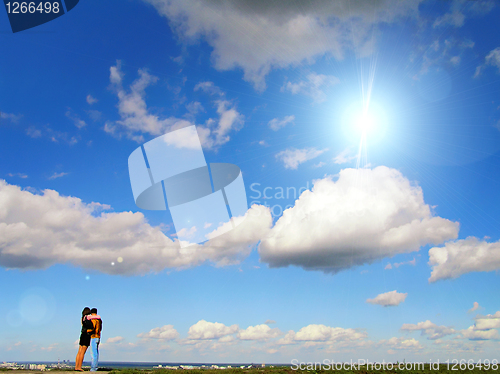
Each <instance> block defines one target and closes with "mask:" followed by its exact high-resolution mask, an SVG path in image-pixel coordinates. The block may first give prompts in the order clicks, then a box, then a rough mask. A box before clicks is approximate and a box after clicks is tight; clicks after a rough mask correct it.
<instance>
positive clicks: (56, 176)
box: [49, 172, 69, 180]
mask: <svg viewBox="0 0 500 374" xmlns="http://www.w3.org/2000/svg"><path fill="white" fill-rule="evenodd" d="M68 174H69V173H64V172H61V173H57V172H54V174H52V175H51V176H50V177H49V179H50V180H52V179H57V178H61V177H64V176H65V175H68Z"/></svg>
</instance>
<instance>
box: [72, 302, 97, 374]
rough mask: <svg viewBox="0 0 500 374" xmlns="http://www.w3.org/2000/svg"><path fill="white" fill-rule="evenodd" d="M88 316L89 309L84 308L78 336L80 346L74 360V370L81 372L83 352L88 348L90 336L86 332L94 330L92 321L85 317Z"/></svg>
mask: <svg viewBox="0 0 500 374" xmlns="http://www.w3.org/2000/svg"><path fill="white" fill-rule="evenodd" d="M89 315H90V308H89V307H85V308H83V311H82V320H81V322H82V331H81V334H80V343H79V344H80V346H79V347H78V353H77V354H76V360H75V370H76V371H83V369H82V364H83V358H84V357H85V352H87V348H88V347H89V346H90V334H89V333H88V330H92V329H93V328H94V325H93V324H92V321H90V320H88V319H87V316H89Z"/></svg>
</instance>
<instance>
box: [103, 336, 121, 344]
mask: <svg viewBox="0 0 500 374" xmlns="http://www.w3.org/2000/svg"><path fill="white" fill-rule="evenodd" d="M124 340H125V338H123V337H122V336H115V337H114V338H108V340H106V343H107V344H113V343H120V342H122V341H124Z"/></svg>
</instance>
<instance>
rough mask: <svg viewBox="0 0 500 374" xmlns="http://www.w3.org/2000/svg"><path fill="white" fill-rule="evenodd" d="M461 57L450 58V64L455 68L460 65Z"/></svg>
mask: <svg viewBox="0 0 500 374" xmlns="http://www.w3.org/2000/svg"><path fill="white" fill-rule="evenodd" d="M460 60H461V59H460V56H453V57H451V58H450V62H451V64H452V65H453V66H458V65H460Z"/></svg>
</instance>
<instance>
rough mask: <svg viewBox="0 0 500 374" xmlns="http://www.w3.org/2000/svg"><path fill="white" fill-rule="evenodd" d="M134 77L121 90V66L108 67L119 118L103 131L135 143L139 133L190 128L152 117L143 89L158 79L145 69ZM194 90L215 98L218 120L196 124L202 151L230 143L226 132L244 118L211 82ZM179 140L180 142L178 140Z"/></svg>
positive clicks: (140, 137) (140, 136) (172, 119)
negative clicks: (123, 136) (124, 137)
mask: <svg viewBox="0 0 500 374" xmlns="http://www.w3.org/2000/svg"><path fill="white" fill-rule="evenodd" d="M138 74H139V78H137V79H136V80H135V81H134V82H133V83H132V84H131V85H130V87H129V88H128V89H126V88H124V87H123V76H124V74H123V72H122V70H121V63H120V61H117V64H116V65H115V66H112V67H111V68H110V77H109V79H110V82H111V87H112V89H113V90H114V91H115V93H116V95H117V97H118V100H119V103H118V112H119V114H120V117H121V119H120V120H119V121H116V122H111V121H108V122H106V124H105V126H104V130H105V131H106V132H108V133H110V134H113V135H115V136H117V137H120V136H121V135H122V134H125V135H126V136H127V137H128V138H130V139H132V140H135V141H137V142H139V143H140V142H143V141H144V137H143V134H151V135H155V136H158V135H161V134H165V133H167V132H171V131H174V130H178V129H181V128H184V127H187V126H191V125H194V123H193V122H191V121H189V120H186V119H181V118H176V117H165V118H161V117H160V116H159V115H156V114H152V113H151V112H150V110H149V109H148V107H147V104H146V101H145V97H146V92H145V90H146V88H148V87H149V86H151V85H152V84H155V83H156V82H158V79H159V78H158V77H155V76H153V75H151V74H149V73H148V72H147V71H146V70H145V69H139V71H138ZM195 90H202V91H204V92H207V93H209V94H210V95H216V96H217V98H216V99H214V100H213V102H212V103H213V106H214V108H215V111H216V113H217V116H218V118H209V119H208V120H207V121H206V122H205V124H204V125H198V126H197V131H198V135H199V137H200V140H201V143H202V145H203V146H204V147H205V148H216V147H218V146H220V145H222V144H224V143H227V142H228V141H229V140H230V133H231V132H234V131H238V130H240V129H241V127H242V126H243V124H244V116H243V115H242V114H241V113H239V112H238V110H237V109H236V106H235V105H234V104H233V103H232V102H231V101H230V100H226V99H225V98H224V97H225V94H224V93H223V92H222V91H221V90H220V88H218V87H217V86H215V85H214V84H213V82H201V83H199V84H198V85H197V86H196V87H195ZM179 141H181V142H182V141H184V142H185V140H182V139H180V140H179Z"/></svg>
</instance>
